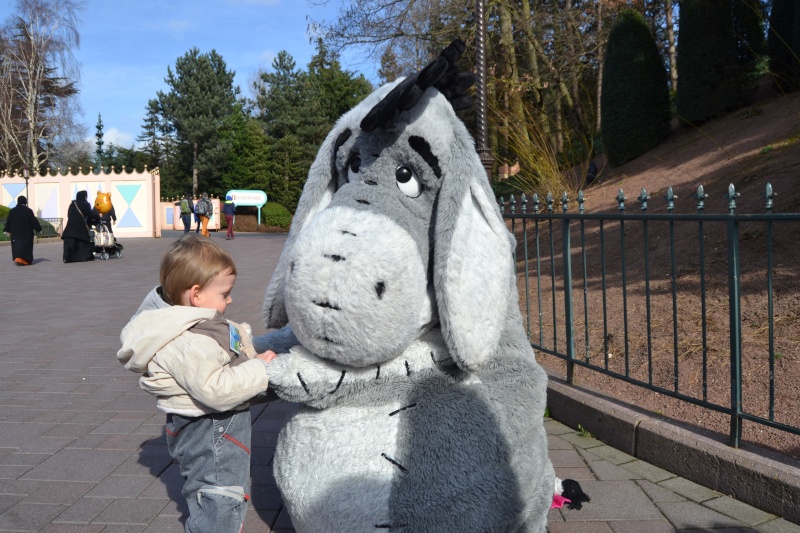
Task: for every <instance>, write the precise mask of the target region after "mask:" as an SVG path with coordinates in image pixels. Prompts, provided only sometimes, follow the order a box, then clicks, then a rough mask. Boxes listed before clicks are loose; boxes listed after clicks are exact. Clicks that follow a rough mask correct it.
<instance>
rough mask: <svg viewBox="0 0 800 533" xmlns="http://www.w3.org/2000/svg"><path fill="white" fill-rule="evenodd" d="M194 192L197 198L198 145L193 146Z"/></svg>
mask: <svg viewBox="0 0 800 533" xmlns="http://www.w3.org/2000/svg"><path fill="white" fill-rule="evenodd" d="M192 148H193V149H194V150H193V153H192V192H193V193H194V195H195V196H197V188H198V187H197V143H194V144H193V145H192Z"/></svg>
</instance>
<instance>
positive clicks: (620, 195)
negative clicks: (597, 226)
mask: <svg viewBox="0 0 800 533" xmlns="http://www.w3.org/2000/svg"><path fill="white" fill-rule="evenodd" d="M626 199H627V198H625V193H624V192H623V191H622V189H620V190H619V191H617V203H618V204H619V207H618V209H619V210H620V211H625V200H626Z"/></svg>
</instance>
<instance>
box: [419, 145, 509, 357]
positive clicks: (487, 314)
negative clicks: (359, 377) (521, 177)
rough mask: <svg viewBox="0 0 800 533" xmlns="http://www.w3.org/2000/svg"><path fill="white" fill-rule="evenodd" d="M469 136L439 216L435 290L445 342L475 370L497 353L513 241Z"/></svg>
mask: <svg viewBox="0 0 800 533" xmlns="http://www.w3.org/2000/svg"><path fill="white" fill-rule="evenodd" d="M465 137H468V134H466V131H464V133H463V135H458V137H457V139H458V140H457V141H456V143H454V144H457V146H455V147H454V153H453V157H452V159H451V166H450V168H449V169H448V171H447V173H446V175H445V176H443V182H442V188H441V191H440V193H439V200H438V206H437V212H436V233H435V239H436V242H435V244H434V286H435V289H436V302H437V304H438V307H439V317H440V320H441V325H442V333H443V334H444V338H445V342H447V346H448V348H449V349H450V353H451V354H452V355H453V359H454V360H455V361H456V363H457V364H458V365H459V366H460V367H462V368H465V369H468V370H472V369H474V368H475V367H477V366H479V365H480V364H481V363H483V362H484V361H486V360H487V359H488V358H489V357H490V356H491V355H492V354H493V353H494V352H495V350H496V349H497V346H498V344H499V342H500V336H501V334H502V333H503V329H504V325H505V321H506V313H507V311H508V309H509V301H508V299H509V298H511V297H512V290H511V289H512V287H514V265H513V259H512V243H513V238H512V237H511V235H510V233H509V231H508V229H507V228H506V225H505V223H504V222H503V219H502V216H501V214H500V210H499V208H498V207H497V204H496V203H495V201H494V200H493V195H492V190H491V187H490V186H489V182H488V180H487V178H486V171H485V170H484V168H483V166H482V165H481V162H480V159H479V157H478V155H477V153H476V152H475V149H474V146H473V145H472V143H471V142H467V140H468V139H465Z"/></svg>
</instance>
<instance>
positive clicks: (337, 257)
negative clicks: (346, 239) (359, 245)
mask: <svg viewBox="0 0 800 533" xmlns="http://www.w3.org/2000/svg"><path fill="white" fill-rule="evenodd" d="M324 257H325V258H326V259H330V260H331V261H335V262H336V263H338V262H339V261H347V258H345V257H342V256H341V255H333V254H325V256H324Z"/></svg>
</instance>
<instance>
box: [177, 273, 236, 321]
mask: <svg viewBox="0 0 800 533" xmlns="http://www.w3.org/2000/svg"><path fill="white" fill-rule="evenodd" d="M234 283H236V276H235V275H234V274H231V273H230V270H226V271H225V272H220V273H219V274H217V275H216V276H215V277H214V279H212V280H211V283H209V284H208V285H206V286H205V287H203V288H202V289H201V288H200V286H199V285H195V286H194V287H192V288H191V289H189V290H190V291H191V294H190V304H191V305H192V306H193V307H205V308H206V309H216V310H217V311H219V314H221V315H224V314H225V310H226V309H227V308H228V304H230V303H232V302H233V298H231V291H232V290H233V284H234Z"/></svg>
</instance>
